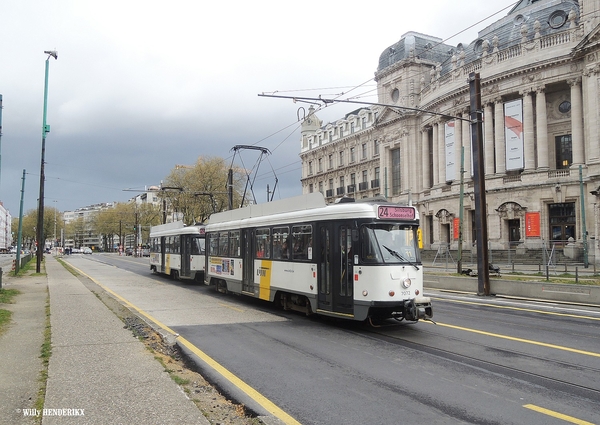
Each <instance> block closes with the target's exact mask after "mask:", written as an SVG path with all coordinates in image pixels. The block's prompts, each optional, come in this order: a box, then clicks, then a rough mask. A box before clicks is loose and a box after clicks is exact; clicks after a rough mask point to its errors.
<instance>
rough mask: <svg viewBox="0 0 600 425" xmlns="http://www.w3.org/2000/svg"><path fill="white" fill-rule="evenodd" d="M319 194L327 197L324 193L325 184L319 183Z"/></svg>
mask: <svg viewBox="0 0 600 425" xmlns="http://www.w3.org/2000/svg"><path fill="white" fill-rule="evenodd" d="M319 192H321V195H325V192H323V182H319Z"/></svg>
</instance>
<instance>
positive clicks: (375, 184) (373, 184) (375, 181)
mask: <svg viewBox="0 0 600 425" xmlns="http://www.w3.org/2000/svg"><path fill="white" fill-rule="evenodd" d="M378 187H379V167H375V178H374V179H373V180H371V189H376V188H378Z"/></svg>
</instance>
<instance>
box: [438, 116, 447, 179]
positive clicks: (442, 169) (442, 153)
mask: <svg viewBox="0 0 600 425" xmlns="http://www.w3.org/2000/svg"><path fill="white" fill-rule="evenodd" d="M438 149H439V152H438V158H439V163H438V166H439V171H438V173H439V174H438V176H439V182H438V183H445V182H446V128H445V126H444V123H443V122H440V123H439V124H438Z"/></svg>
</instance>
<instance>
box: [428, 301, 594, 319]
mask: <svg viewBox="0 0 600 425" xmlns="http://www.w3.org/2000/svg"><path fill="white" fill-rule="evenodd" d="M430 298H431V299H432V300H433V299H436V300H438V301H448V302H452V303H458V304H472V305H482V306H485V307H494V308H503V309H507V310H517V311H526V312H528V313H540V314H548V315H551V316H561V317H571V318H574V319H587V320H598V321H600V317H590V316H580V315H577V314H567V313H556V312H554V311H544V310H534V309H532V308H522V307H513V306H507V305H496V304H488V303H478V302H475V301H464V300H451V299H447V298H437V297H430Z"/></svg>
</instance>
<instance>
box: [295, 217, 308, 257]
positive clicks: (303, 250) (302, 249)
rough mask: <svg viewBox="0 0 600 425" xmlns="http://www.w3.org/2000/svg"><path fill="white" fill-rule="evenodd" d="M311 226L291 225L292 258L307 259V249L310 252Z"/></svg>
mask: <svg viewBox="0 0 600 425" xmlns="http://www.w3.org/2000/svg"><path fill="white" fill-rule="evenodd" d="M311 245H312V226H311V225H301V226H294V227H292V257H293V259H294V260H307V259H308V250H309V248H311V254H312V246H311Z"/></svg>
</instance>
